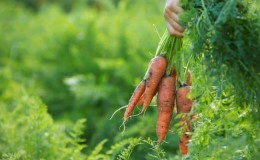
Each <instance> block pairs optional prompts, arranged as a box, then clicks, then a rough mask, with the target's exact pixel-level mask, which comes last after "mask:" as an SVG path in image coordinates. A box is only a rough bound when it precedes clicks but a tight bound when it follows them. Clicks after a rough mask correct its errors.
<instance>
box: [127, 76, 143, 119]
mask: <svg viewBox="0 0 260 160" xmlns="http://www.w3.org/2000/svg"><path fill="white" fill-rule="evenodd" d="M144 90H145V80H142V81H141V82H140V83H139V84H138V85H137V87H136V88H135V90H134V92H133V94H132V96H131V98H130V100H129V103H128V105H127V107H126V110H125V114H124V122H125V121H126V120H127V119H128V118H129V116H130V115H131V113H132V112H133V110H134V107H135V106H136V104H137V103H138V100H139V99H140V97H141V96H142V94H143V93H144Z"/></svg>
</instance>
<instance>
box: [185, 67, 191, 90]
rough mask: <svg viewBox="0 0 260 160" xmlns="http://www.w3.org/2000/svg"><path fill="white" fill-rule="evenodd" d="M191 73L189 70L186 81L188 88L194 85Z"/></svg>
mask: <svg viewBox="0 0 260 160" xmlns="http://www.w3.org/2000/svg"><path fill="white" fill-rule="evenodd" d="M191 78H192V77H191V72H190V70H189V69H188V71H187V79H186V84H187V85H188V86H191V85H192V82H191Z"/></svg>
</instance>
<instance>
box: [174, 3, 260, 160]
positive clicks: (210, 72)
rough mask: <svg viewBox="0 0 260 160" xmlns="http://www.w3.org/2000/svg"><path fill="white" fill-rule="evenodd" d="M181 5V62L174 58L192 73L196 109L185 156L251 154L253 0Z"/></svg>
mask: <svg viewBox="0 0 260 160" xmlns="http://www.w3.org/2000/svg"><path fill="white" fill-rule="evenodd" d="M183 5H186V7H188V8H189V9H187V10H188V12H187V13H184V14H183V15H182V17H183V19H184V23H185V24H186V26H187V30H186V35H185V38H184V39H183V41H184V42H183V44H185V46H184V50H183V53H182V55H179V58H180V59H182V61H178V60H177V61H178V63H179V65H180V66H188V68H189V69H190V70H191V71H192V73H193V89H192V93H191V96H192V97H195V98H196V103H195V107H194V112H197V113H198V114H199V120H198V121H197V122H195V123H194V132H193V134H192V140H191V143H190V144H189V148H190V151H189V157H188V158H187V159H218V158H216V157H221V159H256V157H259V142H258V140H259V127H257V126H259V124H260V122H259V104H260V101H259V94H258V93H257V90H259V84H260V83H259V82H260V81H259V80H260V79H259V71H260V70H259V66H260V65H259V63H258V62H257V61H258V59H259V50H260V48H259V47H260V30H259V25H260V19H259V12H257V10H259V2H258V1H254V2H249V1H240V0H227V1H218V0H212V1H204V0H202V1H196V0H195V1H193V3H189V4H187V3H186V4H185V2H184V4H183ZM194 5H195V6H196V7H197V8H194ZM188 17H189V18H188ZM179 72H181V73H182V74H183V71H182V70H180V71H179ZM183 75H184V74H183ZM184 79H185V76H182V81H184Z"/></svg>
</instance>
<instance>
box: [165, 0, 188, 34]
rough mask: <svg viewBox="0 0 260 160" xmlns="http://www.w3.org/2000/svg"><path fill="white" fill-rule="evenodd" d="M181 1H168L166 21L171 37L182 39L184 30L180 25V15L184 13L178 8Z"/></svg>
mask: <svg viewBox="0 0 260 160" xmlns="http://www.w3.org/2000/svg"><path fill="white" fill-rule="evenodd" d="M178 3H179V0H167V2H166V6H165V10H164V18H165V20H166V24H167V29H168V31H169V33H170V34H171V35H174V36H177V37H181V36H183V32H184V29H183V27H182V26H181V25H180V24H179V17H178V14H179V13H180V12H182V11H183V9H182V8H181V7H179V6H178Z"/></svg>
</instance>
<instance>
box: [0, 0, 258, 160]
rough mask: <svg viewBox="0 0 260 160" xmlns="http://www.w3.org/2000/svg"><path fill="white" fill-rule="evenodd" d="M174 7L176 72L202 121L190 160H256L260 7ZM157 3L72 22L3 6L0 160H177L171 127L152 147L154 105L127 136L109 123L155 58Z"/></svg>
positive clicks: (70, 17)
mask: <svg viewBox="0 0 260 160" xmlns="http://www.w3.org/2000/svg"><path fill="white" fill-rule="evenodd" d="M46 1H47V0H46ZM24 2H28V3H29V2H30V3H31V2H32V1H30V0H28V1H24ZM44 2H45V1H44ZM64 2H65V1H64ZM88 2H91V5H92V4H94V3H92V2H94V1H90V0H89V1H88ZM97 2H99V1H97ZM100 2H103V1H100ZM110 2H111V3H110ZM182 2H183V5H184V7H185V10H186V12H185V13H184V14H183V15H182V19H183V20H184V22H183V24H184V25H185V26H186V32H185V36H184V38H183V44H184V46H183V50H182V52H181V53H180V54H178V55H177V57H176V62H175V63H176V64H177V65H178V66H179V67H178V68H182V67H183V66H185V67H188V68H189V69H190V70H191V71H192V74H193V77H194V78H193V82H192V83H193V89H192V93H191V95H190V96H191V97H195V98H196V101H195V107H194V109H193V111H192V112H196V113H198V115H199V119H198V121H197V122H193V128H194V132H193V133H192V140H191V142H190V144H189V156H188V157H187V159H234V160H237V159H257V157H260V155H259V153H260V151H259V148H260V144H259V143H260V142H259V139H260V131H259V125H260V123H259V109H258V107H259V104H260V103H259V101H260V100H259V93H258V92H257V91H259V63H257V62H258V59H259V53H260V52H259V51H260V49H259V47H260V44H259V37H260V36H259V30H260V27H259V25H260V22H259V17H260V16H259V1H256V0H255V1H249V0H248V1H247V0H244V1H239V0H225V1H224V0H223V1H221V0H218V1H217V0H208V1H206V0H194V1H192V2H191V1H189V3H187V2H188V1H185V0H182ZM19 3H20V1H19ZM163 3H164V2H163V1H160V2H158V1H149V5H148V4H147V0H135V1H133V0H125V1H112V0H111V1H104V4H103V3H102V7H101V9H100V8H98V6H100V5H96V4H95V9H93V8H89V7H86V8H85V7H84V6H80V5H78V8H77V7H75V8H73V9H72V10H71V12H69V13H64V12H63V11H62V9H61V7H59V6H57V5H49V4H45V5H43V7H42V8H41V7H40V8H39V10H38V12H35V13H32V12H31V11H28V9H27V8H25V7H22V6H20V5H17V3H15V5H14V3H13V1H9V2H3V1H1V2H0V30H1V36H0V54H1V59H0V82H1V83H0V100H1V101H0V105H1V106H0V135H1V136H0V159H9V160H11V159H12V160H13V159H79V160H80V159H89V160H91V159H149V160H150V159H151V160H152V159H180V156H179V153H178V139H177V134H176V132H177V131H176V130H177V127H176V126H171V129H170V132H169V133H168V135H167V138H166V142H167V143H163V144H162V145H161V146H160V147H158V146H157V145H156V142H154V140H155V139H156V135H155V125H156V122H155V121H156V117H157V115H156V113H155V112H154V111H155V108H154V107H153V106H151V107H150V108H149V110H148V111H147V112H146V114H145V115H144V116H140V117H138V118H136V117H133V118H131V119H130V120H129V122H128V123H127V128H126V131H125V132H124V134H121V132H120V130H117V129H118V127H119V126H120V124H121V122H122V120H123V119H122V116H123V112H118V114H116V115H115V116H114V118H113V119H112V120H110V121H108V119H109V118H110V116H111V115H112V113H113V112H114V111H115V110H116V109H117V108H118V107H119V106H123V105H125V104H126V103H127V99H128V97H129V94H128V93H131V91H132V90H133V89H134V86H135V84H136V83H138V82H139V81H140V79H141V78H142V76H143V73H144V72H145V68H146V67H147V64H148V61H149V59H150V58H151V57H152V56H153V54H154V52H155V50H156V47H157V43H158V42H159V39H158V37H157V35H156V33H155V32H154V28H153V26H152V24H153V23H155V24H156V26H157V28H158V30H159V32H160V33H162V31H163V29H164V28H165V23H164V21H163V18H162V14H161V13H162V8H163ZM113 4H116V5H113ZM25 6H26V7H28V6H27V5H25ZM75 6H77V5H75ZM79 6H80V7H79ZM111 6H112V7H111ZM29 7H30V6H29ZM37 7H38V6H37ZM178 72H179V75H180V77H179V79H180V80H181V81H184V79H185V76H184V75H185V74H184V73H183V70H178ZM134 83H135V84H134ZM45 104H46V105H45ZM47 106H48V107H47ZM47 111H48V112H47ZM173 116H176V115H175V113H174V115H173ZM52 117H53V118H52ZM81 118H83V119H81ZM97 118H98V120H97ZM79 119H80V120H79ZM84 119H87V121H86V123H85V120H84ZM175 121H176V119H173V120H172V124H174V123H175ZM85 124H86V125H85ZM140 128H142V130H140ZM136 137H142V139H140V138H136ZM147 137H151V138H150V139H149V138H147Z"/></svg>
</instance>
